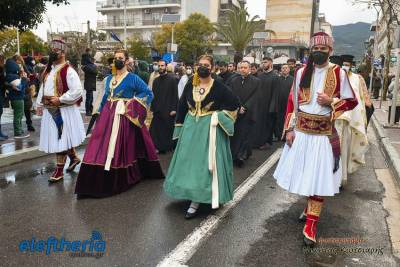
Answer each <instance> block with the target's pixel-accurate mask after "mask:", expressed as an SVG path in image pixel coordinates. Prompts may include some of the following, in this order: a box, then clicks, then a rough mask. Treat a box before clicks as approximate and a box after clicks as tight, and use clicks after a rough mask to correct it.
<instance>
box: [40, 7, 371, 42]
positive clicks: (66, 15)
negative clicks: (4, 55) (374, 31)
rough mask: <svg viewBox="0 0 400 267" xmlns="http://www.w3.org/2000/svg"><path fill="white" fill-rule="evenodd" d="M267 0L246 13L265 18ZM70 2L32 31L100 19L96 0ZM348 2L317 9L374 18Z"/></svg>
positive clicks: (338, 21) (344, 18)
mask: <svg viewBox="0 0 400 267" xmlns="http://www.w3.org/2000/svg"><path fill="white" fill-rule="evenodd" d="M199 1H201V0H199ZM266 1H267V0H247V7H248V10H249V13H250V14H251V15H253V16H254V15H259V16H260V17H261V18H265V13H266ZM69 2H70V5H68V6H59V7H57V6H55V5H51V4H48V5H47V9H48V10H47V12H46V14H45V16H44V17H43V23H41V24H39V25H38V27H37V29H35V30H34V32H35V33H36V34H37V35H39V36H40V37H41V38H42V39H43V40H46V39H47V37H46V32H47V31H48V30H50V24H51V30H52V31H53V32H57V31H69V30H79V31H86V25H85V24H86V21H88V20H89V21H90V23H91V28H94V27H95V25H96V21H97V20H101V19H102V16H101V15H100V13H98V12H97V11H96V2H97V0H69ZM351 2H352V0H321V4H320V13H324V14H325V16H326V18H327V20H328V22H330V23H331V24H332V25H343V24H348V23H355V22H359V21H362V22H368V23H371V22H372V21H374V20H375V16H376V12H375V11H374V10H368V9H366V6H364V5H357V6H353V5H352V4H351ZM49 21H50V23H49Z"/></svg>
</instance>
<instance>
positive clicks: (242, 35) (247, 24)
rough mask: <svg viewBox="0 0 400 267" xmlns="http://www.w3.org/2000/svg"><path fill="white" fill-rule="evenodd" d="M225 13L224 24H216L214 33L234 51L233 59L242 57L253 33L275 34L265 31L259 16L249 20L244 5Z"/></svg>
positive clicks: (263, 23) (263, 22)
mask: <svg viewBox="0 0 400 267" xmlns="http://www.w3.org/2000/svg"><path fill="white" fill-rule="evenodd" d="M226 12H227V14H226V15H227V17H226V18H227V19H226V21H225V23H224V22H220V23H218V24H216V27H215V28H216V31H217V33H219V34H220V35H222V37H223V38H224V39H225V41H227V42H229V43H230V44H231V45H232V47H233V48H234V49H235V51H236V52H235V57H242V56H243V51H244V50H245V49H246V47H247V45H248V44H249V43H250V41H251V40H252V39H253V35H254V33H255V32H259V31H262V32H268V33H272V34H275V32H274V31H272V30H265V29H264V26H265V21H264V20H259V18H260V17H259V16H253V17H252V18H250V14H249V13H248V11H247V8H246V7H244V4H241V5H240V7H236V6H234V7H233V9H229V10H227V11H226Z"/></svg>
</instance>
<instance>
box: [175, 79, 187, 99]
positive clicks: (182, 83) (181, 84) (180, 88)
mask: <svg viewBox="0 0 400 267" xmlns="http://www.w3.org/2000/svg"><path fill="white" fill-rule="evenodd" d="M188 80H189V77H188V76H187V75H186V74H185V75H183V76H182V77H181V79H180V80H179V83H178V98H181V95H182V93H183V89H185V86H186V83H187V82H188Z"/></svg>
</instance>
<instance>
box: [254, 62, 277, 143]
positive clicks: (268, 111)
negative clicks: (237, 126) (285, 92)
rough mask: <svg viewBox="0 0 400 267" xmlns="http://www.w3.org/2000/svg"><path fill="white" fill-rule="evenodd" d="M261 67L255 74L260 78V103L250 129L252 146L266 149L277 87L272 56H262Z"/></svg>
mask: <svg viewBox="0 0 400 267" xmlns="http://www.w3.org/2000/svg"><path fill="white" fill-rule="evenodd" d="M262 69H263V71H262V72H260V73H259V74H258V76H257V78H259V79H260V80H261V88H260V92H259V94H258V97H259V101H260V105H259V107H258V109H257V112H256V123H255V126H254V127H253V131H252V138H251V140H252V144H253V148H259V149H266V148H268V145H272V136H273V130H274V125H275V118H274V114H275V115H276V112H277V110H276V108H277V105H276V102H277V101H276V98H277V95H276V89H277V87H278V75H277V74H276V73H275V72H274V71H273V66H272V58H270V57H264V58H263V61H262Z"/></svg>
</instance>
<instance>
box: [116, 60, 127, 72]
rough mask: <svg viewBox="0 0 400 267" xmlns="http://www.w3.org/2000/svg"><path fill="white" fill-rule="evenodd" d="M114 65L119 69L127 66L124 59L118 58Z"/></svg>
mask: <svg viewBox="0 0 400 267" xmlns="http://www.w3.org/2000/svg"><path fill="white" fill-rule="evenodd" d="M114 65H115V68H116V69H117V70H122V69H123V68H124V67H125V62H124V61H123V60H119V59H117V60H115V61H114Z"/></svg>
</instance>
